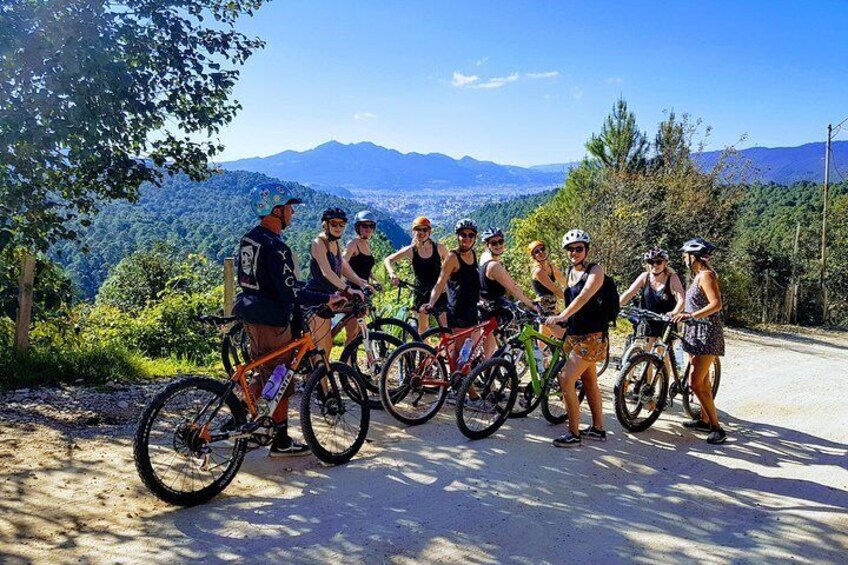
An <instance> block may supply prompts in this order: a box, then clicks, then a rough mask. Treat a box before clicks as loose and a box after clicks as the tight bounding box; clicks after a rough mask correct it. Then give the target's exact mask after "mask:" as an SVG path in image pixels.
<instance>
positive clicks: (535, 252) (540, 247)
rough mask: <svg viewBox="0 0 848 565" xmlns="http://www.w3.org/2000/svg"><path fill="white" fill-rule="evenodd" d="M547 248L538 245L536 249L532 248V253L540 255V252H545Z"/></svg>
mask: <svg viewBox="0 0 848 565" xmlns="http://www.w3.org/2000/svg"><path fill="white" fill-rule="evenodd" d="M547 251H548V248H547V247H545V246H544V245H540V246H539V247H537V248H536V249H534V250H533V255H541V254H542V253H547Z"/></svg>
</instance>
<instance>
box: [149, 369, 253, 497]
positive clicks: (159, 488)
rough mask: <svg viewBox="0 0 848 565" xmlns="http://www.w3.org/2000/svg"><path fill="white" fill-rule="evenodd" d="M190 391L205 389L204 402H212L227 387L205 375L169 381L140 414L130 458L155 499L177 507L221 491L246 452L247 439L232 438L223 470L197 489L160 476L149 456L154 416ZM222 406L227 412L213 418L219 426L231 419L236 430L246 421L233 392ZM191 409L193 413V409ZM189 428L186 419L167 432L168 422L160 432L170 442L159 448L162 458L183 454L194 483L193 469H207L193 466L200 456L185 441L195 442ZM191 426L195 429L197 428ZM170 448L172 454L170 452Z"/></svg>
mask: <svg viewBox="0 0 848 565" xmlns="http://www.w3.org/2000/svg"><path fill="white" fill-rule="evenodd" d="M191 390H197V391H204V392H206V393H208V396H211V397H210V398H209V400H208V401H206V402H207V403H210V402H214V401H215V400H216V399H220V398H221V397H222V396H223V395H224V394H227V391H228V388H227V385H226V384H225V383H222V382H221V381H217V380H214V379H210V378H206V377H190V378H187V379H182V380H179V381H176V382H173V383H171V384H169V385H168V386H166V387H165V388H164V389H162V390H161V391H159V392H158V393H157V394H156V395H155V396H154V397H153V398H152V399H151V400H150V402H148V403H147V406H146V407H145V408H144V410H143V411H142V413H141V417H140V418H139V421H138V427H137V428H136V433H135V437H134V439H133V459H134V460H135V468H136V470H137V471H138V475H139V477H140V478H141V481H142V482H143V483H144V485H145V486H146V487H147V488H148V489H149V490H150V492H152V493H153V494H154V495H155V496H156V497H157V498H159V499H161V500H163V501H165V502H167V503H169V504H175V505H178V506H194V505H197V504H202V503H204V502H207V501H208V500H210V499H212V498H214V497H215V496H217V495H218V494H220V493H221V491H223V490H224V489H225V488H226V487H227V485H229V484H230V482H232V480H233V479H234V478H235V476H236V473H238V470H239V468H240V467H241V464H242V462H243V461H244V455H245V452H246V451H247V440H246V439H244V438H242V439H237V440H234V441H233V443H232V457H231V458H230V459H229V460H228V463H227V465H226V467H225V468H224V470H223V472H222V473H221V474H220V475H219V476H218V477H217V478H214V479H213V480H212V481H211V482H210V483H209V484H208V485H206V486H205V487H203V488H200V489H198V490H191V491H185V490H179V489H178V488H175V487H176V484H177V479H176V478H175V479H174V481H171V482H169V481H167V480H166V478H165V477H164V476H163V475H162V469H161V465H155V464H154V462H153V461H152V459H151V444H150V440H151V434H152V433H153V428H154V425H155V423H156V422H157V418H158V417H159V416H160V415H162V414H163V410H164V409H165V408H166V407H167V406H168V403H169V401H171V400H173V399H174V398H176V397H177V396H178V395H179V394H180V393H181V392H184V391H186V392H188V391H191ZM196 405H197V403H196ZM224 406H226V407H227V412H224V411H223V410H221V411H219V412H218V414H216V416H215V418H216V420H215V421H216V422H218V424H219V425H220V424H223V423H226V422H227V419H228V418H232V420H231V425H232V426H233V428H234V429H238V427H239V426H241V425H243V424H244V422H245V413H244V408H243V407H242V405H241V402H240V401H239V399H238V398H237V397H236V395H235V394H228V396H227V397H226V398H225V400H224V404H223V405H222V408H223V407H224ZM186 412H188V411H186ZM191 412H193V410H192V411H191ZM195 417H196V416H195ZM183 419H185V418H183ZM191 427H192V424H190V423H189V422H185V423H184V427H183V428H177V429H174V430H171V431H167V430H170V428H171V427H170V425H168V426H167V427H166V428H165V430H166V431H163V432H162V434H163V435H164V436H165V437H164V439H166V440H168V439H169V438H170V441H168V442H166V444H165V446H163V447H162V451H163V452H164V453H165V455H164V457H163V458H168V460H169V461H176V458H177V456H180V457H182V469H183V470H185V469H186V468H187V467H189V466H191V471H192V475H191V480H192V483H191V484H192V485H194V480H195V471H199V473H205V472H206V470H204V469H202V468H200V469H195V468H194V467H195V466H196V464H198V463H199V460H200V458H198V457H196V456H194V454H192V453H191V452H192V451H193V448H192V447H191V446H189V444H188V442H189V441H193V442H197V441H198V439H197V436H192V435H191V434H192V432H193V430H192V429H191ZM194 429H195V430H196V428H194ZM171 434H173V435H171ZM201 445H202V444H201ZM208 446H209V444H206V445H202V448H203V449H208V448H209V447H208ZM169 449H170V451H169ZM180 449H182V450H183V452H182V453H181V452H180ZM171 451H172V452H173V453H174V454H172V453H171ZM207 457H209V458H208V459H207V463H208V461H210V460H211V457H210V456H208V452H207ZM205 464H206V463H204V465H205ZM217 466H218V465H216V467H217ZM169 468H170V467H169ZM213 475H214V473H213ZM182 486H185V478H184V479H183V480H182V482H181V483H180V487H182Z"/></svg>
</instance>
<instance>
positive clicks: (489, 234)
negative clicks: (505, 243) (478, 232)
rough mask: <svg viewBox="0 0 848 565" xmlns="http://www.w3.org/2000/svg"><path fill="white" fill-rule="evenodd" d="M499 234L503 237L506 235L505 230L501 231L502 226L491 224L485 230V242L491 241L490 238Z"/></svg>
mask: <svg viewBox="0 0 848 565" xmlns="http://www.w3.org/2000/svg"><path fill="white" fill-rule="evenodd" d="M498 235H499V236H501V237H503V236H504V234H503V232H502V231H501V228H496V227H492V226H489V227H488V228H486V229H485V230H483V243H489V240H490V239H492V238H493V237H495V236H498Z"/></svg>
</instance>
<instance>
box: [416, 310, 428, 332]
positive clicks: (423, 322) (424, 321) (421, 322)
mask: <svg viewBox="0 0 848 565" xmlns="http://www.w3.org/2000/svg"><path fill="white" fill-rule="evenodd" d="M429 327H430V315H429V314H425V313H424V312H418V333H421V334H423V333H424V332H425V331H427V328H429Z"/></svg>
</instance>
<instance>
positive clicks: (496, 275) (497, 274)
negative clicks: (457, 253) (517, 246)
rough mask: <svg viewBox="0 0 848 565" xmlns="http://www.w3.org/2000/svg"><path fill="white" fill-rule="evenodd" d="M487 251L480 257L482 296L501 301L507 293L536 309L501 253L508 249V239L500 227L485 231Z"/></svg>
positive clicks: (486, 298)
mask: <svg viewBox="0 0 848 565" xmlns="http://www.w3.org/2000/svg"><path fill="white" fill-rule="evenodd" d="M483 243H484V244H485V246H486V251H484V252H483V255H481V257H480V298H482V299H483V300H486V301H489V302H495V303H497V302H500V301H502V300H504V299H505V298H506V295H507V294H509V295H510V296H512V297H514V298H515V299H517V300H520V301H521V303H522V304H524V306H526V307H527V308H529V309H530V310H533V311H536V305H535V304H534V303H533V301H532V300H530V299H529V298H527V297H526V296H525V295H524V291H523V290H521V288H520V287H519V286H518V285H517V284H515V281H513V280H512V277H510V276H509V273H508V272H507V270H506V268H505V267H504V265H503V263H501V255H503V253H504V251H506V247H505V245H506V240H505V239H504V234H503V232H502V231H501V230H500V229H498V228H494V227H492V228H487V229H486V230H485V231H484V232H483Z"/></svg>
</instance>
